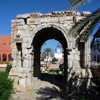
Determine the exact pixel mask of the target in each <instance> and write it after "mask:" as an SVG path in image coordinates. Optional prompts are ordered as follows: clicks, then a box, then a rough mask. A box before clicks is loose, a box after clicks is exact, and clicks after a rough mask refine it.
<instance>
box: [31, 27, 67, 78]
mask: <svg viewBox="0 0 100 100" xmlns="http://www.w3.org/2000/svg"><path fill="white" fill-rule="evenodd" d="M49 39H55V40H58V41H59V42H60V43H61V44H62V46H63V49H64V66H65V75H67V74H66V72H67V67H68V60H67V52H66V48H68V42H67V39H66V37H65V33H63V32H62V31H61V30H59V29H58V28H55V27H53V26H49V27H45V28H42V29H41V30H39V31H38V32H37V33H35V36H34V37H33V41H32V44H31V45H32V46H33V52H34V63H33V66H34V68H33V69H34V72H33V74H34V76H36V77H38V76H40V73H41V72H40V49H41V46H42V45H43V43H44V42H45V41H47V40H49Z"/></svg>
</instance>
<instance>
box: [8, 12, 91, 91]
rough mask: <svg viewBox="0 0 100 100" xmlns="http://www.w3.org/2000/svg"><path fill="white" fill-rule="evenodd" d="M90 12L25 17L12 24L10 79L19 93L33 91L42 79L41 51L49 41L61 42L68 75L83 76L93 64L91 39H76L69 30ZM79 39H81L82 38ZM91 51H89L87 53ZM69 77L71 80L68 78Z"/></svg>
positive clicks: (23, 15)
mask: <svg viewBox="0 0 100 100" xmlns="http://www.w3.org/2000/svg"><path fill="white" fill-rule="evenodd" d="M88 14H89V13H88V12H82V13H80V12H77V11H75V10H65V11H59V12H50V13H47V14H42V13H30V14H28V13H26V14H22V15H18V16H17V17H16V19H15V20H12V24H11V28H12V33H11V36H12V58H13V62H12V66H13V67H12V69H11V71H10V74H9V76H10V77H11V78H13V79H14V87H15V88H16V89H20V90H21V89H31V88H33V87H34V84H33V83H34V82H35V80H36V78H37V77H39V76H40V74H41V72H40V53H41V52H40V49H41V46H42V44H43V43H44V42H45V41H46V40H48V39H55V40H58V41H59V42H60V43H61V44H62V46H63V49H64V66H65V74H66V75H68V74H67V72H68V69H69V68H72V71H74V72H75V73H76V74H77V75H79V76H80V75H82V73H83V76H85V75H84V72H85V67H86V66H87V64H88V65H89V64H90V38H89V37H88V39H87V41H86V42H84V40H82V39H79V41H78V44H76V41H77V39H76V38H75V37H74V36H73V35H72V34H70V30H71V29H72V28H73V26H74V25H75V24H76V23H77V22H78V21H79V20H81V19H83V18H86V16H87V15H88ZM79 37H80V36H79ZM87 48H88V49H87ZM68 77H71V75H69V76H68Z"/></svg>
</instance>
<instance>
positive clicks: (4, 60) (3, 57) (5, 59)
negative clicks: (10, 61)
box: [2, 54, 7, 62]
mask: <svg viewBox="0 0 100 100" xmlns="http://www.w3.org/2000/svg"><path fill="white" fill-rule="evenodd" d="M2 59H3V62H6V61H7V55H6V54H3V56H2Z"/></svg>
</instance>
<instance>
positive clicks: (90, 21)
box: [69, 9, 100, 43]
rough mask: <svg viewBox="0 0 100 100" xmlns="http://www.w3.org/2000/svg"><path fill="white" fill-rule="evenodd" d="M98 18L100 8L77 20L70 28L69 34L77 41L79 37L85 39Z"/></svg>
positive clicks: (99, 18)
mask: <svg viewBox="0 0 100 100" xmlns="http://www.w3.org/2000/svg"><path fill="white" fill-rule="evenodd" d="M99 20H100V9H98V10H97V11H95V12H94V13H92V14H90V15H88V16H87V17H86V18H84V19H83V20H80V21H79V22H77V23H76V24H75V25H74V26H73V27H72V30H70V32H69V34H70V35H72V36H73V37H75V38H76V41H77V43H78V40H79V39H83V40H84V41H86V40H87V38H88V36H89V35H90V34H92V31H93V29H94V27H95V25H96V24H97V23H98V22H99Z"/></svg>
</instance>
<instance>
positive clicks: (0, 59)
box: [0, 54, 1, 63]
mask: <svg viewBox="0 0 100 100" xmlns="http://www.w3.org/2000/svg"><path fill="white" fill-rule="evenodd" d="M0 63H1V54H0Z"/></svg>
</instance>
